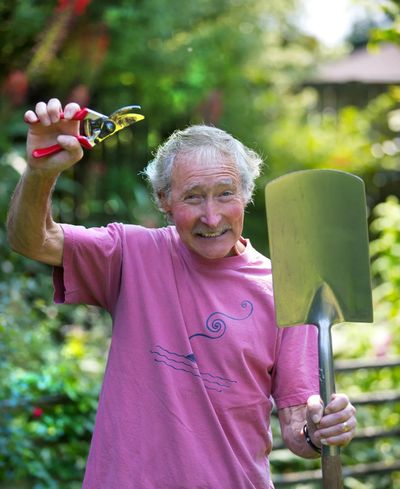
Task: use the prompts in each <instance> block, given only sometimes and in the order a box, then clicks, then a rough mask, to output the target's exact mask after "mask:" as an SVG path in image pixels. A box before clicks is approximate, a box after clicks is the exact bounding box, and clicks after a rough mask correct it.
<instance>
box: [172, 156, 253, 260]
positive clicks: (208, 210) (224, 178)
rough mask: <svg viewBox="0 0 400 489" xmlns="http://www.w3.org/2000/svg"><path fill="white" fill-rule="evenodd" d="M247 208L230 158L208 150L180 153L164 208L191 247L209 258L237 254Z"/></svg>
mask: <svg viewBox="0 0 400 489" xmlns="http://www.w3.org/2000/svg"><path fill="white" fill-rule="evenodd" d="M244 208H245V205H244V201H243V197H242V188H241V182H240V175H239V172H238V170H237V168H236V165H235V163H234V162H233V161H231V160H230V159H229V158H228V157H226V156H223V155H221V154H218V153H217V152H216V151H207V150H203V151H200V152H197V153H189V154H178V155H177V157H176V158H175V163H174V168H173V171H172V180H171V193H170V198H169V199H168V201H167V202H166V204H165V205H164V209H165V211H166V212H169V213H170V214H171V216H172V219H173V222H174V224H175V226H176V229H177V231H178V233H179V236H180V238H181V240H182V241H183V242H184V243H185V245H186V246H187V247H188V248H189V249H191V250H192V251H194V252H195V253H197V254H198V255H200V256H202V257H203V258H209V259H214V258H223V257H225V256H232V255H235V254H237V253H238V251H239V250H241V249H242V248H243V244H242V243H240V242H239V238H240V236H241V234H242V230H243V218H244Z"/></svg>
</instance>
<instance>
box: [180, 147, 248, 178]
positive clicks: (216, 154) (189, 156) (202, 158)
mask: <svg viewBox="0 0 400 489" xmlns="http://www.w3.org/2000/svg"><path fill="white" fill-rule="evenodd" d="M187 165H193V166H196V165H198V166H203V167H213V168H217V167H218V166H221V167H226V166H227V165H229V166H231V167H232V168H233V169H236V170H237V172H238V173H239V168H238V165H237V163H236V160H235V158H234V156H233V155H231V154H230V153H228V152H227V151H226V152H225V151H222V150H221V149H219V148H215V147H214V146H199V147H196V148H191V149H189V150H184V151H180V152H179V153H177V154H176V156H175V159H174V165H173V167H174V170H178V167H181V166H187Z"/></svg>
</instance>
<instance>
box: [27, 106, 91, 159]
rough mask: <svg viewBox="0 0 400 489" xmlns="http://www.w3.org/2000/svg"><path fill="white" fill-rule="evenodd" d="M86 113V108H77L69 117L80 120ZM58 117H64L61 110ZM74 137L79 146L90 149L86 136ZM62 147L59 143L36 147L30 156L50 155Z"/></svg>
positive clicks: (41, 156)
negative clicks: (72, 115)
mask: <svg viewBox="0 0 400 489" xmlns="http://www.w3.org/2000/svg"><path fill="white" fill-rule="evenodd" d="M87 114H88V109H86V108H83V109H80V110H78V111H77V112H76V113H75V114H74V117H73V118H72V119H71V120H73V121H81V120H83V119H84V118H85V117H86V116H87ZM60 119H64V112H61V114H60ZM75 137H76V139H77V140H78V141H79V143H80V144H81V146H83V147H84V148H86V149H91V148H92V145H91V144H90V142H89V141H88V139H87V138H85V137H84V136H75ZM62 150H63V148H62V147H61V146H60V145H59V144H53V146H49V147H48V148H38V149H35V150H33V151H32V156H33V157H34V158H43V157H45V156H50V155H53V154H55V153H58V152H59V151H62Z"/></svg>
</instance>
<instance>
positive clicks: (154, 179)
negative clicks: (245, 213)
mask: <svg viewBox="0 0 400 489" xmlns="http://www.w3.org/2000/svg"><path fill="white" fill-rule="evenodd" d="M202 149H203V150H204V149H214V150H215V151H216V152H218V153H219V154H223V155H225V156H227V157H229V158H231V159H232V160H233V162H234V163H235V164H236V166H237V169H238V171H239V175H240V179H241V184H242V193H243V199H244V202H245V205H247V204H248V203H249V202H251V200H252V195H253V192H254V187H255V180H256V178H257V177H258V176H259V175H260V169H261V165H262V163H263V161H262V159H261V157H260V156H259V155H258V154H257V153H256V152H255V151H253V150H251V149H249V148H247V147H246V146H244V145H243V144H242V143H241V142H240V141H238V140H237V139H235V138H234V137H233V136H231V135H230V134H228V133H227V132H225V131H223V130H222V129H218V128H216V127H212V126H206V125H194V126H189V127H187V128H186V129H184V130H177V131H175V132H174V133H172V134H171V136H170V137H169V138H168V139H167V140H166V141H165V143H163V144H162V145H161V146H160V147H159V148H158V150H157V152H156V155H155V158H154V159H153V160H152V161H150V163H149V164H148V165H147V167H146V168H145V169H144V171H143V173H144V175H145V176H146V178H147V179H148V181H149V182H150V185H151V187H152V190H153V195H154V199H155V201H156V203H157V206H158V207H159V209H160V210H161V211H162V210H163V209H162V204H161V200H160V196H161V195H164V196H166V197H167V198H168V197H169V195H170V191H171V176H172V170H173V166H174V161H175V158H176V156H177V155H178V154H185V153H186V154H188V153H193V152H196V151H200V150H202Z"/></svg>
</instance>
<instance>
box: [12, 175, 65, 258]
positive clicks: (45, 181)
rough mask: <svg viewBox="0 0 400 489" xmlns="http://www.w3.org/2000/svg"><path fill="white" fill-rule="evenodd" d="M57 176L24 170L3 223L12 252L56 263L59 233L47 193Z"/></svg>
mask: <svg viewBox="0 0 400 489" xmlns="http://www.w3.org/2000/svg"><path fill="white" fill-rule="evenodd" d="M57 176H58V175H57V174H55V173H50V172H48V171H42V170H36V169H34V170H32V169H29V167H28V168H27V170H26V171H25V173H24V174H23V176H22V177H21V180H20V181H19V183H18V185H17V188H16V189H15V192H14V195H13V197H12V199H11V205H10V210H9V214H8V221H7V231H8V240H9V243H10V246H11V248H12V249H13V250H14V251H16V252H17V253H20V254H22V255H25V256H27V257H29V258H32V259H36V260H40V261H44V262H46V263H49V264H55V265H58V264H60V258H61V257H60V256H59V253H57V248H59V240H60V233H61V234H62V230H61V228H60V226H59V225H58V224H56V223H55V222H54V221H53V218H52V215H51V194H52V190H53V188H54V185H55V183H56V180H57ZM55 251H56V252H55ZM53 255H54V256H53Z"/></svg>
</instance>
